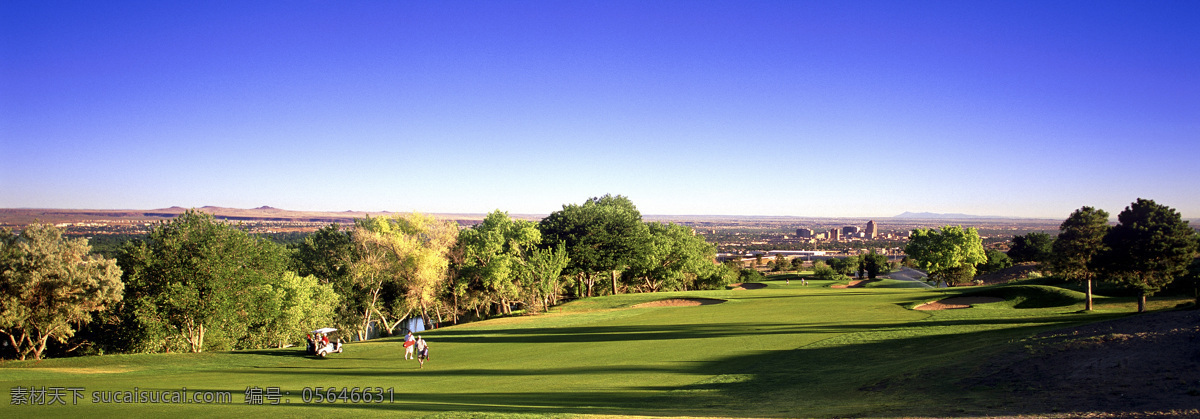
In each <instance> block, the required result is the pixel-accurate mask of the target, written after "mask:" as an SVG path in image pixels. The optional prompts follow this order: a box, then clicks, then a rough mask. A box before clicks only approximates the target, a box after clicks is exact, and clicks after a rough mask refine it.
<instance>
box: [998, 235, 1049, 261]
mask: <svg viewBox="0 0 1200 419" xmlns="http://www.w3.org/2000/svg"><path fill="white" fill-rule="evenodd" d="M1053 247H1054V238H1053V237H1050V235H1049V234H1046V233H1042V232H1040V231H1034V232H1030V233H1029V234H1026V235H1024V236H1013V238H1012V248H1010V249H1008V257H1009V258H1011V259H1012V260H1013V262H1014V263H1021V262H1045V261H1046V260H1047V259H1049V258H1050V254H1051V252H1052V251H1053Z"/></svg>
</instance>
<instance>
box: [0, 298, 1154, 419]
mask: <svg viewBox="0 0 1200 419" xmlns="http://www.w3.org/2000/svg"><path fill="white" fill-rule="evenodd" d="M782 278H783V277H770V278H768V280H767V281H765V283H767V284H768V287H767V288H764V289H758V290H722V291H696V292H677V293H660V294H635V295H619V296H612V297H603V298H592V299H585V300H580V301H576V302H573V303H570V304H566V305H564V306H562V307H559V308H556V309H555V310H552V311H551V312H550V313H548V314H544V315H539V316H525V317H509V318H503V319H495V320H492V321H485V322H478V323H473V324H466V325H460V326H455V327H447V328H444V329H440V330H437V331H428V332H425V333H422V335H423V336H424V337H425V338H426V339H427V340H428V341H429V342H430V345H431V357H432V359H431V361H430V362H429V363H427V364H426V365H425V367H424V368H423V369H421V368H418V365H417V363H416V361H405V360H403V359H402V357H403V352H402V348H401V345H400V342H399V340H397V339H381V340H375V341H370V342H364V343H353V344H349V345H347V346H346V352H345V353H343V354H334V355H331V356H330V357H329V358H326V359H317V358H312V357H307V356H303V355H302V351H301V350H298V349H294V348H293V349H281V350H264V351H244V352H233V353H204V354H157V355H106V356H99V357H86V358H72V359H53V360H45V361H42V362H40V363H35V362H32V361H26V362H14V361H9V362H5V363H3V364H0V370H2V371H3V372H2V373H0V374H2V377H3V378H0V385H3V386H4V387H5V388H8V389H10V397H9V398H6V399H5V400H4V401H3V402H4V403H5V404H4V405H3V408H2V411H3V412H4V413H6V416H8V415H20V416H22V417H23V416H51V415H54V416H59V415H72V416H89V417H91V416H100V417H133V416H137V417H142V416H159V417H161V416H176V415H187V416H231V415H275V416H287V417H299V416H310V417H311V416H330V415H336V416H375V415H382V414H387V415H398V416H402V417H419V416H435V417H442V416H448V417H476V416H497V415H498V416H510V415H513V416H519V415H526V414H529V415H536V416H560V415H568V416H571V415H647V416H726V417H764V416H765V417H830V416H879V415H885V416H887V415H929V416H938V415H961V414H969V413H979V412H989V411H993V410H992V409H994V408H995V407H996V405H1003V403H1004V400H1005V398H1006V397H1009V396H1007V395H1006V394H999V393H996V392H994V391H992V390H990V389H986V388H985V389H963V388H960V386H957V385H956V384H955V382H956V381H957V380H958V379H960V378H962V377H965V376H967V375H969V374H970V373H971V372H972V371H973V369H974V368H977V367H978V366H979V365H981V364H983V362H984V361H985V360H986V358H987V357H988V356H989V355H990V354H994V353H998V352H999V351H1002V350H1005V349H1006V348H1009V347H1011V345H1019V344H1020V343H1019V340H1020V339H1022V338H1025V337H1027V336H1030V335H1032V334H1034V333H1037V332H1040V331H1044V330H1049V329H1053V328H1058V327H1064V326H1070V325H1075V324H1078V323H1082V322H1089V321H1096V320H1102V319H1106V318H1112V317H1115V316H1121V315H1125V314H1126V313H1128V312H1129V311H1132V310H1133V309H1134V307H1133V306H1132V305H1131V304H1122V305H1115V304H1108V303H1105V304H1099V305H1098V307H1099V308H1100V309H1099V310H1096V311H1094V312H1091V313H1079V310H1080V309H1081V308H1082V304H1081V303H1079V302H1073V303H1071V302H1067V303H1066V304H1057V302H1061V301H1058V300H1056V299H1057V298H1059V297H1060V296H1058V293H1059V292H1058V291H1055V290H1056V289H1050V288H1052V287H1047V289H1038V288H1029V289H1023V290H1019V292H1018V291H1011V290H1005V288H1003V287H990V288H988V289H986V290H983V289H980V290H975V291H976V292H991V293H993V294H995V295H997V296H1005V295H1008V297H1005V298H1009V300H1006V302H1005V303H993V304H994V306H992V307H990V308H979V309H967V310H952V311H943V312H918V311H912V310H908V309H907V308H906V306H911V305H913V304H915V303H917V302H924V301H930V300H936V299H939V298H942V297H944V296H951V295H957V294H960V293H962V292H966V290H959V289H952V290H945V289H943V290H919V289H890V288H874V289H866V288H858V289H831V288H827V287H825V285H828V281H810V285H808V286H802V285H800V284H799V281H795V280H793V281H792V283H791V284H786V283H785V282H784V281H782V280H781V279H782ZM793 279H795V277H793ZM1006 293H1010V294H1006ZM685 297H702V298H713V299H722V300H726V302H724V303H721V304H714V305H704V306H695V307H646V308H631V306H633V305H635V304H638V303H642V302H648V301H656V300H662V299H667V298H685ZM1061 297H1062V298H1075V296H1074V295H1073V294H1069V293H1068V294H1063V295H1062V296H1061ZM1017 300H1020V302H1015V303H1012V304H1006V303H1008V302H1009V301H1017ZM1044 301H1055V302H1056V304H1031V303H1030V302H1044ZM1157 304H1159V305H1173V304H1172V303H1171V302H1169V301H1160V302H1158V303H1157ZM930 374H937V375H938V379H937V380H926V378H928V377H929V376H930ZM914 380H922V381H923V383H924V384H922V385H909V381H914ZM43 386H44V387H47V388H49V387H73V388H83V389H85V390H84V391H83V394H84V396H85V398H84V399H82V400H80V401H79V404H78V405H70V404H71V400H70V397H69V393H68V398H67V400H66V402H67V405H66V406H25V405H11V404H9V402H10V400H11V389H12V388H15V387H26V388H28V387H35V388H40V387H43ZM185 387H186V388H187V390H188V391H189V392H195V391H198V390H205V391H223V392H229V393H230V394H231V395H232V398H233V403H228V404H219V405H207V404H99V403H91V393H92V392H93V391H101V390H108V391H111V390H118V391H132V390H134V389H135V388H137V389H139V390H147V389H158V390H179V389H181V388H185ZM252 387H257V388H267V387H278V388H279V389H280V391H281V392H283V393H286V394H284V395H283V396H282V398H281V400H287V401H289V403H285V404H283V405H280V406H251V405H246V404H245V403H243V401H244V399H245V393H246V389H247V388H252ZM315 387H325V388H328V387H334V388H338V389H340V388H342V387H346V388H355V387H360V388H361V387H371V388H375V387H381V388H383V389H385V390H386V389H392V391H393V394H394V396H393V397H394V398H392V399H390V400H387V401H386V402H384V403H344V402H338V403H333V404H328V403H322V404H318V403H307V404H306V403H303V400H302V398H303V392H304V389H305V388H315ZM373 397H377V396H373Z"/></svg>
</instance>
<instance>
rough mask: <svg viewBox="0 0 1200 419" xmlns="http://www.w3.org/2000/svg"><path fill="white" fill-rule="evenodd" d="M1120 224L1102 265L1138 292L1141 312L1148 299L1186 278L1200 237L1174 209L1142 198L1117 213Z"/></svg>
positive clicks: (1111, 236) (1108, 240)
mask: <svg viewBox="0 0 1200 419" xmlns="http://www.w3.org/2000/svg"><path fill="white" fill-rule="evenodd" d="M1117 220H1118V221H1119V224H1117V225H1116V226H1114V227H1113V228H1111V229H1109V230H1108V234H1105V235H1104V246H1105V247H1107V249H1105V250H1103V251H1101V253H1100V254H1099V256H1098V258H1099V263H1098V265H1099V266H1101V267H1102V269H1103V271H1104V272H1105V273H1107V274H1108V275H1110V276H1111V277H1112V278H1113V279H1115V280H1117V281H1119V282H1122V283H1124V284H1126V285H1128V286H1130V287H1133V288H1135V289H1137V291H1138V312H1139V313H1142V312H1145V311H1146V296H1148V295H1154V293H1155V292H1158V291H1159V290H1160V289H1162V288H1163V287H1165V286H1166V285H1167V284H1170V283H1171V281H1174V280H1175V278H1176V277H1179V276H1181V275H1183V274H1184V273H1185V272H1186V270H1187V266H1188V264H1189V263H1191V262H1192V259H1194V258H1195V253H1196V234H1195V231H1194V230H1192V228H1191V227H1190V226H1188V222H1187V221H1184V220H1183V218H1182V217H1181V216H1180V215H1179V213H1178V212H1176V211H1175V210H1174V209H1173V208H1171V207H1168V206H1165V205H1159V204H1157V203H1155V202H1154V201H1152V200H1149V199H1142V198H1138V200H1137V201H1136V202H1134V203H1133V204H1132V205H1130V206H1128V207H1125V210H1124V211H1121V213H1120V214H1117Z"/></svg>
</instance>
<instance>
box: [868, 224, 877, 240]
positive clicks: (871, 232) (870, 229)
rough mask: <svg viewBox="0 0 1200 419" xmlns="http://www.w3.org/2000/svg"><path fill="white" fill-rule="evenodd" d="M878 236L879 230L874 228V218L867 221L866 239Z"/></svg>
mask: <svg viewBox="0 0 1200 419" xmlns="http://www.w3.org/2000/svg"><path fill="white" fill-rule="evenodd" d="M877 238H879V232H878V231H877V230H876V229H875V220H871V221H867V239H869V240H875V239H877Z"/></svg>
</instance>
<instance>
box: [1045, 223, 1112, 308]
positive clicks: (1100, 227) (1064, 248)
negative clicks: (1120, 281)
mask: <svg viewBox="0 0 1200 419" xmlns="http://www.w3.org/2000/svg"><path fill="white" fill-rule="evenodd" d="M1058 228H1059V233H1058V238H1057V239H1055V240H1054V246H1053V247H1052V252H1051V254H1050V258H1049V260H1048V262H1049V265H1050V270H1052V271H1054V274H1055V275H1058V276H1061V277H1063V278H1066V279H1070V280H1075V281H1081V282H1083V283H1084V284H1085V285H1087V307H1086V309H1087V310H1091V309H1092V279H1093V278H1095V271H1094V269H1093V267H1094V264H1093V263H1092V259H1093V258H1095V256H1096V255H1097V254H1099V253H1100V252H1102V251H1104V250H1105V247H1104V236H1105V235H1106V234H1108V230H1109V226H1108V212H1107V211H1105V210H1102V209H1096V208H1092V207H1086V206H1085V207H1082V208H1080V209H1077V210H1075V211H1074V212H1072V213H1071V215H1070V216H1068V217H1067V219H1066V220H1063V222H1062V224H1061V225H1059V227H1058Z"/></svg>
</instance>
